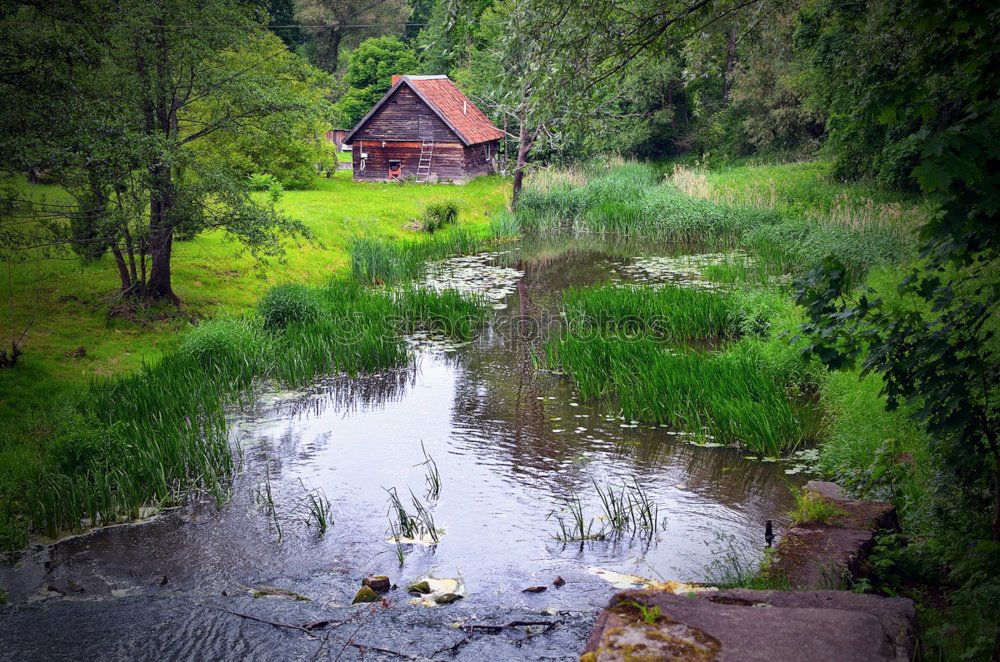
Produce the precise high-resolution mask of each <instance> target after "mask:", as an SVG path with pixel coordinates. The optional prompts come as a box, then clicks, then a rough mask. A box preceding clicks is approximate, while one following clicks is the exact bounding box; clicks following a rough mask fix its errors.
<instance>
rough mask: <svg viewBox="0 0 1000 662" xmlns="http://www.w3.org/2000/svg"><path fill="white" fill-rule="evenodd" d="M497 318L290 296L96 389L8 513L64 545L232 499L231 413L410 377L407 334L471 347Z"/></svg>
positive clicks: (338, 285) (421, 299)
mask: <svg viewBox="0 0 1000 662" xmlns="http://www.w3.org/2000/svg"><path fill="white" fill-rule="evenodd" d="M486 311H487V307H486V305H485V303H484V302H483V301H481V300H478V299H472V298H466V297H463V296H460V295H458V294H457V293H455V292H447V291H446V292H443V293H435V292H428V291H423V290H415V289H410V288H406V289H401V290H397V291H388V290H371V289H368V288H364V287H361V286H359V285H357V284H356V283H353V282H349V281H334V282H332V283H330V284H329V285H328V286H327V287H325V288H322V289H312V288H305V287H303V286H279V287H278V288H275V290H274V291H272V292H271V293H270V294H269V295H268V296H265V297H264V299H263V300H262V301H261V305H260V313H259V314H252V315H248V316H245V317H241V318H235V319H217V320H213V321H210V322H206V323H204V324H202V325H200V326H198V327H196V328H195V329H193V330H191V331H190V332H189V333H188V334H187V336H186V337H185V338H184V340H183V341H182V342H181V344H180V346H179V348H178V349H177V351H175V352H173V353H171V354H168V355H167V356H165V357H164V358H163V360H162V361H160V362H159V363H157V364H156V365H152V366H150V365H147V366H145V367H143V369H141V370H140V371H138V372H137V373H135V374H133V375H130V376H128V377H124V378H111V379H96V380H94V381H93V382H92V383H91V385H90V387H89V389H88V391H87V392H86V394H85V395H84V396H83V397H82V398H81V399H80V402H79V404H78V405H76V406H75V407H74V409H73V412H72V415H71V416H69V417H68V418H67V419H66V420H65V421H64V422H63V424H62V425H61V426H60V428H59V429H58V430H56V431H55V433H54V434H53V435H52V438H51V440H50V442H49V445H48V448H47V459H48V467H47V468H48V471H45V472H44V473H43V474H42V476H41V477H40V479H38V480H36V481H35V483H34V484H32V485H21V486H20V487H21V488H22V489H21V496H20V498H19V499H18V500H16V501H14V502H13V503H7V504H5V508H4V513H5V514H4V517H5V522H6V525H7V526H10V525H11V523H14V524H16V525H17V526H20V527H23V528H25V529H30V530H33V531H46V532H48V533H50V534H55V533H58V532H59V531H64V530H73V529H76V528H79V527H80V526H81V525H83V526H96V525H102V524H108V523H112V522H116V521H119V520H121V519H122V518H132V517H136V516H138V515H140V514H141V513H142V512H143V508H144V507H147V506H156V505H160V504H165V503H175V502H179V501H181V500H182V499H184V498H185V496H186V495H187V494H189V493H191V492H202V493H206V494H209V495H211V496H213V497H215V498H216V499H217V500H222V499H224V498H225V497H226V496H227V492H228V489H229V479H230V478H231V476H232V473H233V469H234V466H233V455H232V451H231V448H230V445H229V431H228V428H227V424H226V414H225V411H226V410H225V407H226V406H227V405H229V404H233V403H236V404H239V403H240V402H242V401H243V400H244V399H245V398H247V397H248V395H249V394H252V392H253V389H254V387H255V385H257V384H258V383H260V382H261V381H264V380H274V381H277V382H279V383H281V384H285V385H291V386H297V385H303V384H306V383H308V382H310V381H312V380H313V379H315V378H316V377H317V376H320V375H324V374H333V373H346V374H351V375H353V374H358V373H361V372H369V371H379V370H385V369H391V368H398V367H401V366H404V365H406V364H407V362H408V360H409V357H408V353H407V350H406V346H405V343H404V342H403V341H402V339H401V337H400V334H403V333H407V332H410V331H413V330H416V329H426V330H430V331H435V332H439V333H447V334H450V335H454V336H455V337H458V338H468V337H469V336H470V335H471V333H472V332H473V331H474V329H475V328H476V327H477V326H478V325H480V324H481V323H482V322H483V321H484V319H485V316H486ZM0 480H3V481H4V482H6V481H7V480H9V478H8V476H7V475H6V474H5V475H4V476H3V478H0ZM0 487H2V488H4V489H2V490H0V493H4V494H9V493H12V492H13V490H12V489H11V487H12V486H10V485H0ZM11 540H15V539H14V538H11Z"/></svg>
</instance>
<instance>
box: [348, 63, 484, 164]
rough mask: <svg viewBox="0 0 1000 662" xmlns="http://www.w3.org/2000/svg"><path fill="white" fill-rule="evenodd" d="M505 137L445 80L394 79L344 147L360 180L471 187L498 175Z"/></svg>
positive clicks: (420, 77)
mask: <svg viewBox="0 0 1000 662" xmlns="http://www.w3.org/2000/svg"><path fill="white" fill-rule="evenodd" d="M502 137H503V132H501V131H500V129H498V128H496V127H495V126H493V123H492V122H490V120H489V118H487V117H486V115H484V114H483V112H482V111H481V110H479V109H478V108H476V106H475V105H474V104H473V103H472V102H471V101H469V100H468V99H467V98H466V96H465V95H464V94H462V92H461V91H460V90H459V89H458V88H457V87H455V84H454V83H452V82H451V80H450V79H449V78H448V77H447V76H393V77H392V87H390V88H389V91H388V92H386V94H385V96H384V97H382V99H381V101H379V102H378V103H377V104H375V107H374V108H372V109H371V111H369V113H368V114H367V115H365V117H364V119H362V120H361V121H360V122H358V125H357V126H355V127H354V128H353V129H351V131H350V132H349V133H348V134H347V136H345V137H344V142H345V143H349V144H350V145H351V147H352V150H353V154H354V179H357V180H362V181H386V180H391V179H402V178H405V177H413V178H414V179H416V180H417V181H419V182H426V181H451V182H467V181H468V180H470V179H472V178H473V177H476V176H478V175H485V174H489V173H491V172H494V159H495V157H496V151H497V145H498V144H499V141H500V138H502Z"/></svg>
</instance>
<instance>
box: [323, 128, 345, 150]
mask: <svg viewBox="0 0 1000 662" xmlns="http://www.w3.org/2000/svg"><path fill="white" fill-rule="evenodd" d="M346 135H347V129H330V130H329V131H327V132H326V139H327V140H329V141H330V142H332V143H333V144H334V145H336V146H337V149H342V148H343V147H344V136H346Z"/></svg>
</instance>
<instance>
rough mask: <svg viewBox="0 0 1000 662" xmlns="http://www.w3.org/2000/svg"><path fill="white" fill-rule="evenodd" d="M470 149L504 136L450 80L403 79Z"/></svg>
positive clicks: (438, 77) (442, 78)
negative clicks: (477, 144)
mask: <svg viewBox="0 0 1000 662" xmlns="http://www.w3.org/2000/svg"><path fill="white" fill-rule="evenodd" d="M403 79H404V80H406V82H408V83H409V84H410V87H411V88H414V89H415V90H416V92H417V93H418V94H420V96H422V97H423V99H424V101H426V102H427V103H428V104H429V105H430V106H431V107H432V108H434V109H435V110H437V111H438V113H439V114H440V115H442V119H444V121H445V123H446V124H449V125H451V128H452V129H454V130H455V132H456V133H458V135H459V137H460V138H462V140H463V141H465V143H466V144H468V145H475V144H476V143H484V142H489V141H490V140H499V139H500V138H503V132H502V131H501V130H500V129H498V128H496V127H495V126H493V122H491V121H490V118H488V117H486V115H485V114H484V113H483V111H481V110H479V109H478V108H476V104H474V103H472V102H471V101H469V99H468V98H467V97H466V96H465V95H464V94H462V91H461V90H459V89H458V88H457V87H455V84H454V83H453V82H451V79H450V78H448V77H447V76H403Z"/></svg>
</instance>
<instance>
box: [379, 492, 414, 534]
mask: <svg viewBox="0 0 1000 662" xmlns="http://www.w3.org/2000/svg"><path fill="white" fill-rule="evenodd" d="M386 492H387V493H388V494H389V524H390V526H391V527H392V534H393V536H394V537H395V539H396V540H397V541H399V540H400V539H401V538H411V539H414V538H416V537H417V536H419V535H420V520H419V519H418V518H417V517H415V516H413V515H411V514H410V513H409V512H408V511H407V510H406V506H405V505H403V502H402V500H401V499H400V498H399V493H398V492H397V491H396V488H395V487H390V488H389V489H387V490H386Z"/></svg>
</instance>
